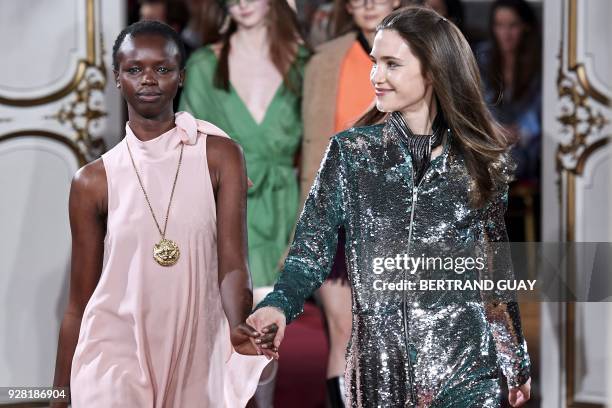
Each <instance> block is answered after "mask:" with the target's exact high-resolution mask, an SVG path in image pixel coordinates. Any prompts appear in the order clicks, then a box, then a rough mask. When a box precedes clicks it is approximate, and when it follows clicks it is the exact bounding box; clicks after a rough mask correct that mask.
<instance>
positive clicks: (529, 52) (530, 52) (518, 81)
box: [486, 0, 542, 101]
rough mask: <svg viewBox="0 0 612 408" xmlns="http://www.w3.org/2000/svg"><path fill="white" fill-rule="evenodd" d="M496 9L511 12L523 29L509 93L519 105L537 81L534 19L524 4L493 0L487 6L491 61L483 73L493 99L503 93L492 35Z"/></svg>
mask: <svg viewBox="0 0 612 408" xmlns="http://www.w3.org/2000/svg"><path fill="white" fill-rule="evenodd" d="M500 8H509V9H511V10H512V11H513V12H514V13H515V14H516V15H517V16H518V17H519V19H520V20H521V21H522V23H523V24H524V25H525V31H524V32H523V33H522V34H521V39H520V41H519V44H518V47H517V50H516V58H515V60H514V67H513V71H514V72H513V78H514V80H513V83H512V89H511V90H510V91H511V99H512V100H513V101H520V100H521V99H522V98H523V97H524V96H526V94H527V93H528V92H529V91H531V90H532V87H531V86H530V85H531V82H532V81H533V79H534V78H537V77H538V76H539V75H540V73H541V69H542V56H541V54H540V50H541V44H540V34H539V32H538V29H539V26H538V19H537V17H536V15H535V12H534V11H533V9H532V8H531V6H530V5H529V4H528V3H527V2H526V1H525V0H497V1H496V2H495V3H493V6H491V14H490V16H489V30H490V35H491V39H492V50H491V59H490V60H489V64H488V66H487V67H486V73H487V75H488V76H489V82H490V85H491V86H492V87H493V89H494V90H495V93H496V95H501V94H502V93H503V92H504V90H505V89H504V87H505V86H504V81H503V69H502V67H503V57H502V53H501V50H500V49H499V44H498V43H497V39H496V37H495V33H494V32H493V26H494V22H495V13H496V12H497V10H499V9H500Z"/></svg>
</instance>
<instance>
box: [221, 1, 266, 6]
mask: <svg viewBox="0 0 612 408" xmlns="http://www.w3.org/2000/svg"><path fill="white" fill-rule="evenodd" d="M242 1H243V0H225V4H226V5H227V7H234V6H237V5H239V4H240V3H241V2H242ZM256 1H259V0H244V2H245V3H255V2H256Z"/></svg>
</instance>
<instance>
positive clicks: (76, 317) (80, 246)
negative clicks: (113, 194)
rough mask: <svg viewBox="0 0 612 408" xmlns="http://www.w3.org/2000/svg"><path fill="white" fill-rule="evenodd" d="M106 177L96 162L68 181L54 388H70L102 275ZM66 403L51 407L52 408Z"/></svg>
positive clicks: (100, 164) (99, 160) (101, 167)
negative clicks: (68, 250)
mask: <svg viewBox="0 0 612 408" xmlns="http://www.w3.org/2000/svg"><path fill="white" fill-rule="evenodd" d="M106 189H107V187H106V173H105V171H104V165H103V164H102V160H101V159H98V160H96V161H94V162H92V163H91V164H88V165H87V166H85V167H83V168H82V169H80V170H79V171H78V172H77V173H76V175H75V176H74V178H73V180H72V186H71V188H70V199H69V213H70V230H71V232H72V260H71V268H70V292H69V299H68V306H67V307H66V310H65V312H64V318H63V319H62V324H61V327H60V333H59V340H58V346H57V357H56V363H55V378H54V380H53V385H54V386H55V387H69V386H70V369H71V365H72V357H73V355H74V350H75V348H76V344H77V340H78V336H79V329H80V327H81V318H82V316H83V310H84V309H85V305H86V304H87V302H88V301H89V298H90V297H91V294H92V293H93V291H94V289H95V288H96V285H97V284H98V280H99V278H100V274H101V273H102V257H103V253H104V235H105V233H106V208H107V205H106V200H107V190H106ZM67 405H68V404H67V403H54V404H53V405H52V406H53V407H54V408H59V407H65V406H67Z"/></svg>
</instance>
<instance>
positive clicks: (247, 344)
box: [230, 323, 278, 357]
mask: <svg viewBox="0 0 612 408" xmlns="http://www.w3.org/2000/svg"><path fill="white" fill-rule="evenodd" d="M266 329H267V330H266V332H265V333H264V334H261V333H259V332H258V331H257V330H255V329H254V328H253V327H251V326H249V325H248V324H246V323H240V324H239V325H238V326H236V327H234V328H233V329H232V331H231V332H230V338H231V341H232V346H234V350H236V352H237V353H240V354H245V355H251V356H254V355H261V354H266V357H270V355H269V354H271V352H272V351H274V352H277V351H278V349H276V347H274V337H275V336H276V326H275V325H270V326H268V327H266ZM262 349H264V350H262Z"/></svg>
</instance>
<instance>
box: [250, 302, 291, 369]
mask: <svg viewBox="0 0 612 408" xmlns="http://www.w3.org/2000/svg"><path fill="white" fill-rule="evenodd" d="M246 321H247V324H249V325H251V326H253V327H254V328H255V329H257V330H259V331H260V332H261V333H263V336H265V337H266V339H264V338H262V339H261V340H262V342H261V344H262V351H264V353H265V354H266V355H267V356H270V355H272V354H273V355H272V356H273V357H274V358H276V359H278V357H279V356H278V348H279V347H280V345H281V342H282V341H283V337H284V336H285V327H287V319H286V318H285V315H284V313H283V312H282V311H280V310H279V309H277V308H275V307H269V306H268V307H262V308H261V309H258V310H256V311H255V312H254V313H253V314H252V315H250V316H249V317H248V319H247V320H246ZM272 335H273V336H274V337H273V341H272V344H269V343H268V342H267V341H265V340H267V338H269V337H268V336H272ZM263 345H265V346H266V347H263ZM270 351H272V353H270Z"/></svg>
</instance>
